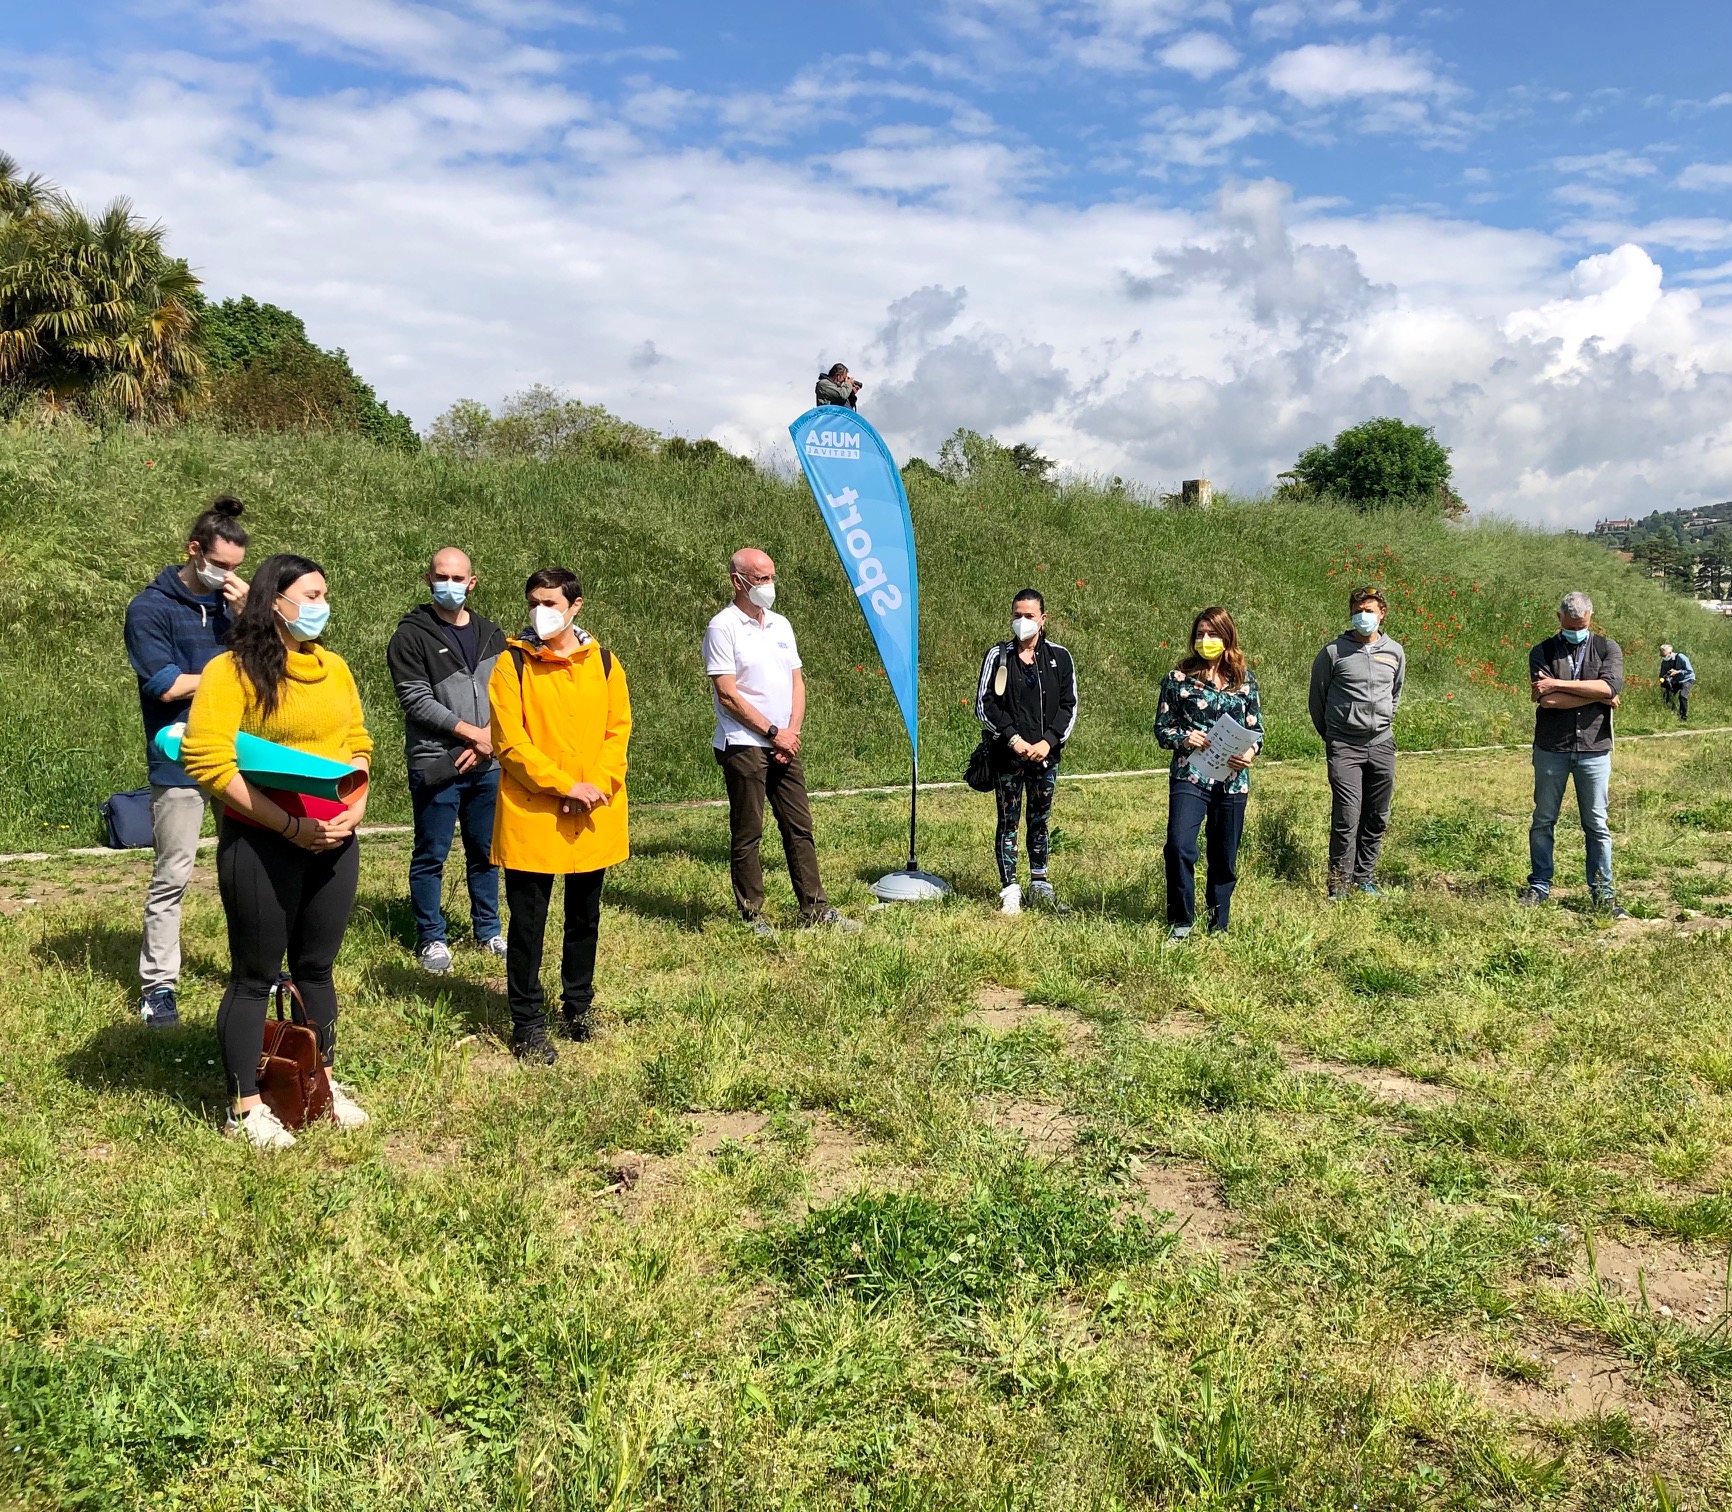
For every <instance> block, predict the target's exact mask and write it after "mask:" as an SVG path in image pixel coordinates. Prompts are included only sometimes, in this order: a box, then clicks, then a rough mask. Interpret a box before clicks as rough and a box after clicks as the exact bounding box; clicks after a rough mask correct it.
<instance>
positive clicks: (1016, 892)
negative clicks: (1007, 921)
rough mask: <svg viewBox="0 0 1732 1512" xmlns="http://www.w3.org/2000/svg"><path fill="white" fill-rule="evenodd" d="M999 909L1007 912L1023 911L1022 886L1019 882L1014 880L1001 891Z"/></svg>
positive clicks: (1001, 911) (1016, 912)
mask: <svg viewBox="0 0 1732 1512" xmlns="http://www.w3.org/2000/svg"><path fill="white" fill-rule="evenodd" d="M998 911H999V912H1000V913H1007V914H1019V913H1021V912H1022V888H1021V886H1020V885H1019V884H1018V883H1015V882H1012V883H1011V884H1010V886H1009V887H1007V888H1005V889H1004V890H1003V891H1002V892H1000V893H999V895H998Z"/></svg>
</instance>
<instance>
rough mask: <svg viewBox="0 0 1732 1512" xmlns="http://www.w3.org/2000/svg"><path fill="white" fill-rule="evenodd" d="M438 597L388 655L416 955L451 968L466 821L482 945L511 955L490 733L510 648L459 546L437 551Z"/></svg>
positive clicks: (417, 613)
mask: <svg viewBox="0 0 1732 1512" xmlns="http://www.w3.org/2000/svg"><path fill="white" fill-rule="evenodd" d="M423 581H424V582H425V583H426V585H427V589H428V592H429V594H430V595H431V602H430V603H425V604H417V605H416V606H415V607H414V608H413V609H411V610H410V611H409V612H408V613H407V614H405V615H404V616H403V618H402V619H400V620H399V621H398V622H397V630H396V633H395V634H393V635H392V637H391V645H390V649H389V650H388V651H387V652H386V660H387V662H388V663H389V665H390V668H391V682H392V684H393V685H394V686H395V688H396V690H397V702H398V703H400V704H402V706H403V737H404V742H405V747H406V749H405V755H406V757H407V759H408V767H409V800H410V803H411V804H412V805H413V808H414V812H415V849H414V852H413V854H412V855H411V856H410V858H409V907H410V911H411V912H412V913H413V914H414V916H415V957H416V959H417V960H418V961H420V963H421V966H422V968H423V969H424V970H427V971H430V972H432V973H433V974H434V975H436V976H443V975H445V973H446V972H448V971H450V970H451V945H450V941H449V939H448V938H447V934H446V927H445V913H444V909H443V906H442V904H443V897H444V892H445V860H446V858H447V857H448V856H449V855H450V854H451V842H452V839H453V837H454V835H455V834H456V831H457V828H458V826H459V825H461V826H462V829H463V862H464V864H463V870H464V874H465V877H466V879H467V881H468V883H469V922H470V926H471V928H472V929H473V930H474V932H475V943H476V944H477V945H478V946H479V947H480V948H481V949H482V950H484V951H486V952H488V954H490V955H495V956H501V957H503V956H504V954H505V937H504V935H503V934H502V933H501V932H500V928H499V873H498V872H497V871H495V870H494V867H493V862H492V859H491V854H492V847H493V810H494V806H495V804H496V803H497V802H498V798H499V766H498V763H496V762H495V761H494V759H493V742H492V737H491V734H490V733H489V720H490V718H491V711H490V710H489V708H488V706H487V680H488V679H489V678H490V677H492V675H493V664H494V662H496V661H497V660H498V659H499V657H500V655H501V654H502V653H503V652H504V650H505V633H504V632H503V631H502V630H501V629H500V628H499V626H498V625H496V624H494V623H493V621H492V620H490V619H487V618H485V617H484V616H482V615H480V614H477V613H476V612H475V610H474V609H473V608H471V607H470V603H469V599H470V595H471V594H473V593H474V592H475V586H476V577H475V569H474V568H473V567H472V566H471V565H470V561H469V557H468V556H467V555H466V554H465V553H464V552H462V551H459V550H458V549H457V547H455V546H446V547H443V548H441V549H440V550H438V551H436V552H434V553H433V560H432V562H431V563H429V564H428V568H427V573H426V576H425V578H424V580H423Z"/></svg>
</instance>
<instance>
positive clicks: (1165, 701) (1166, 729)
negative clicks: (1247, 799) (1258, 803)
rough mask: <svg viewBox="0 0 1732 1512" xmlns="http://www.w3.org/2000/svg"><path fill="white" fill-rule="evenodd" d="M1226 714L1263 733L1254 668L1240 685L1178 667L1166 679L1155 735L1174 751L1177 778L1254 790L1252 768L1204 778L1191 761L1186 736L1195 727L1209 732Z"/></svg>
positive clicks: (1222, 787)
mask: <svg viewBox="0 0 1732 1512" xmlns="http://www.w3.org/2000/svg"><path fill="white" fill-rule="evenodd" d="M1223 714H1229V715H1231V716H1232V717H1233V718H1234V719H1236V720H1238V721H1239V723H1240V724H1242V725H1244V727H1245V728H1246V729H1247V730H1255V731H1257V733H1258V734H1262V733H1263V709H1262V705H1261V704H1259V703H1258V701H1257V679H1256V677H1255V676H1254V675H1253V674H1252V673H1251V672H1249V671H1247V672H1246V673H1245V681H1244V683H1243V684H1242V685H1241V686H1239V687H1237V688H1215V687H1211V686H1210V685H1209V684H1208V683H1206V682H1203V681H1202V680H1201V679H1199V678H1196V677H1193V676H1192V675H1191V674H1190V673H1188V672H1182V671H1180V670H1179V669H1178V668H1177V667H1175V668H1174V669H1173V670H1172V671H1171V672H1169V673H1168V674H1167V675H1166V677H1165V678H1164V679H1162V682H1161V702H1160V706H1159V707H1158V708H1157V709H1156V710H1155V739H1156V740H1158V741H1159V742H1160V743H1161V744H1162V745H1163V746H1165V747H1166V749H1167V750H1169V751H1171V752H1172V753H1173V781H1175V782H1193V783H1195V784H1196V785H1197V786H1198V787H1210V788H1215V789H1218V790H1219V791H1221V792H1224V793H1229V794H1232V793H1246V792H1249V791H1250V790H1251V774H1250V772H1248V771H1245V772H1235V773H1233V775H1232V776H1231V777H1229V778H1228V779H1227V780H1226V781H1225V782H1224V783H1220V782H1217V783H1206V782H1204V781H1203V780H1202V779H1201V778H1200V777H1198V776H1197V773H1196V770H1195V768H1193V767H1192V765H1191V753H1190V752H1189V751H1187V750H1185V749H1184V745H1185V737H1186V736H1187V735H1189V734H1190V733H1191V731H1192V730H1201V731H1202V732H1203V733H1204V734H1207V733H1208V732H1209V731H1210V730H1211V729H1213V728H1214V726H1215V721H1216V720H1218V719H1219V718H1220V717H1221V716H1222V715H1223Z"/></svg>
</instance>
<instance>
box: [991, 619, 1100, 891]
mask: <svg viewBox="0 0 1732 1512" xmlns="http://www.w3.org/2000/svg"><path fill="white" fill-rule="evenodd" d="M1010 613H1011V621H1010V635H1011V638H1010V639H1009V640H1006V641H1000V642H999V643H998V644H997V645H995V646H993V647H992V648H991V649H990V650H988V651H987V653H986V657H985V659H984V660H983V661H982V662H981V664H980V686H979V688H978V689H977V690H976V692H975V697H974V713H975V717H976V718H977V719H979V721H980V723H981V724H982V726H984V727H985V730H986V734H987V738H988V740H989V741H990V743H991V746H992V754H993V764H994V767H995V769H996V771H997V775H998V785H997V798H998V832H997V835H996V837H995V838H994V841H993V848H994V851H995V853H996V855H997V857H998V881H999V887H1000V889H1001V891H1000V893H999V907H1000V909H1001V910H1002V911H1003V912H1005V913H1007V914H1014V913H1020V912H1022V888H1021V887H1020V886H1019V885H1018V883H1017V880H1016V876H1017V872H1016V832H1017V828H1018V826H1019V824H1020V822H1021V820H1022V815H1023V810H1024V805H1025V803H1026V807H1027V812H1028V895H1029V901H1030V902H1032V903H1035V904H1038V905H1040V906H1043V907H1047V908H1056V907H1058V899H1057V898H1056V897H1055V896H1054V894H1053V890H1052V883H1051V882H1050V881H1048V880H1047V874H1046V868H1047V828H1048V822H1049V820H1050V818H1051V815H1052V801H1053V795H1054V793H1055V792H1057V790H1058V764H1059V758H1060V756H1061V755H1062V754H1063V751H1064V745H1065V742H1066V741H1067V740H1069V739H1070V736H1071V731H1072V730H1073V729H1075V728H1076V706H1077V705H1076V667H1075V664H1074V663H1073V662H1072V661H1071V654H1070V652H1069V651H1067V650H1065V648H1064V647H1063V646H1061V645H1059V644H1058V642H1057V641H1054V640H1050V639H1048V637H1047V633H1046V600H1045V599H1044V598H1043V597H1041V594H1040V591H1039V590H1038V589H1035V588H1024V589H1021V590H1020V591H1019V592H1018V593H1017V594H1016V596H1015V598H1013V599H1012V600H1011V605H1010Z"/></svg>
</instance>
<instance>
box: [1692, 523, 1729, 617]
mask: <svg viewBox="0 0 1732 1512" xmlns="http://www.w3.org/2000/svg"><path fill="white" fill-rule="evenodd" d="M1696 573H1697V586H1698V587H1699V588H1700V589H1701V590H1702V596H1703V597H1704V598H1714V599H1717V598H1724V597H1725V596H1726V588H1727V585H1728V579H1729V578H1732V530H1728V529H1727V528H1726V527H1725V526H1724V525H1721V526H1719V527H1718V528H1716V530H1715V531H1714V533H1713V534H1712V535H1711V536H1709V537H1708V539H1707V540H1705V541H1704V542H1703V543H1702V550H1701V554H1700V555H1699V556H1698V557H1697V558H1696Z"/></svg>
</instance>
